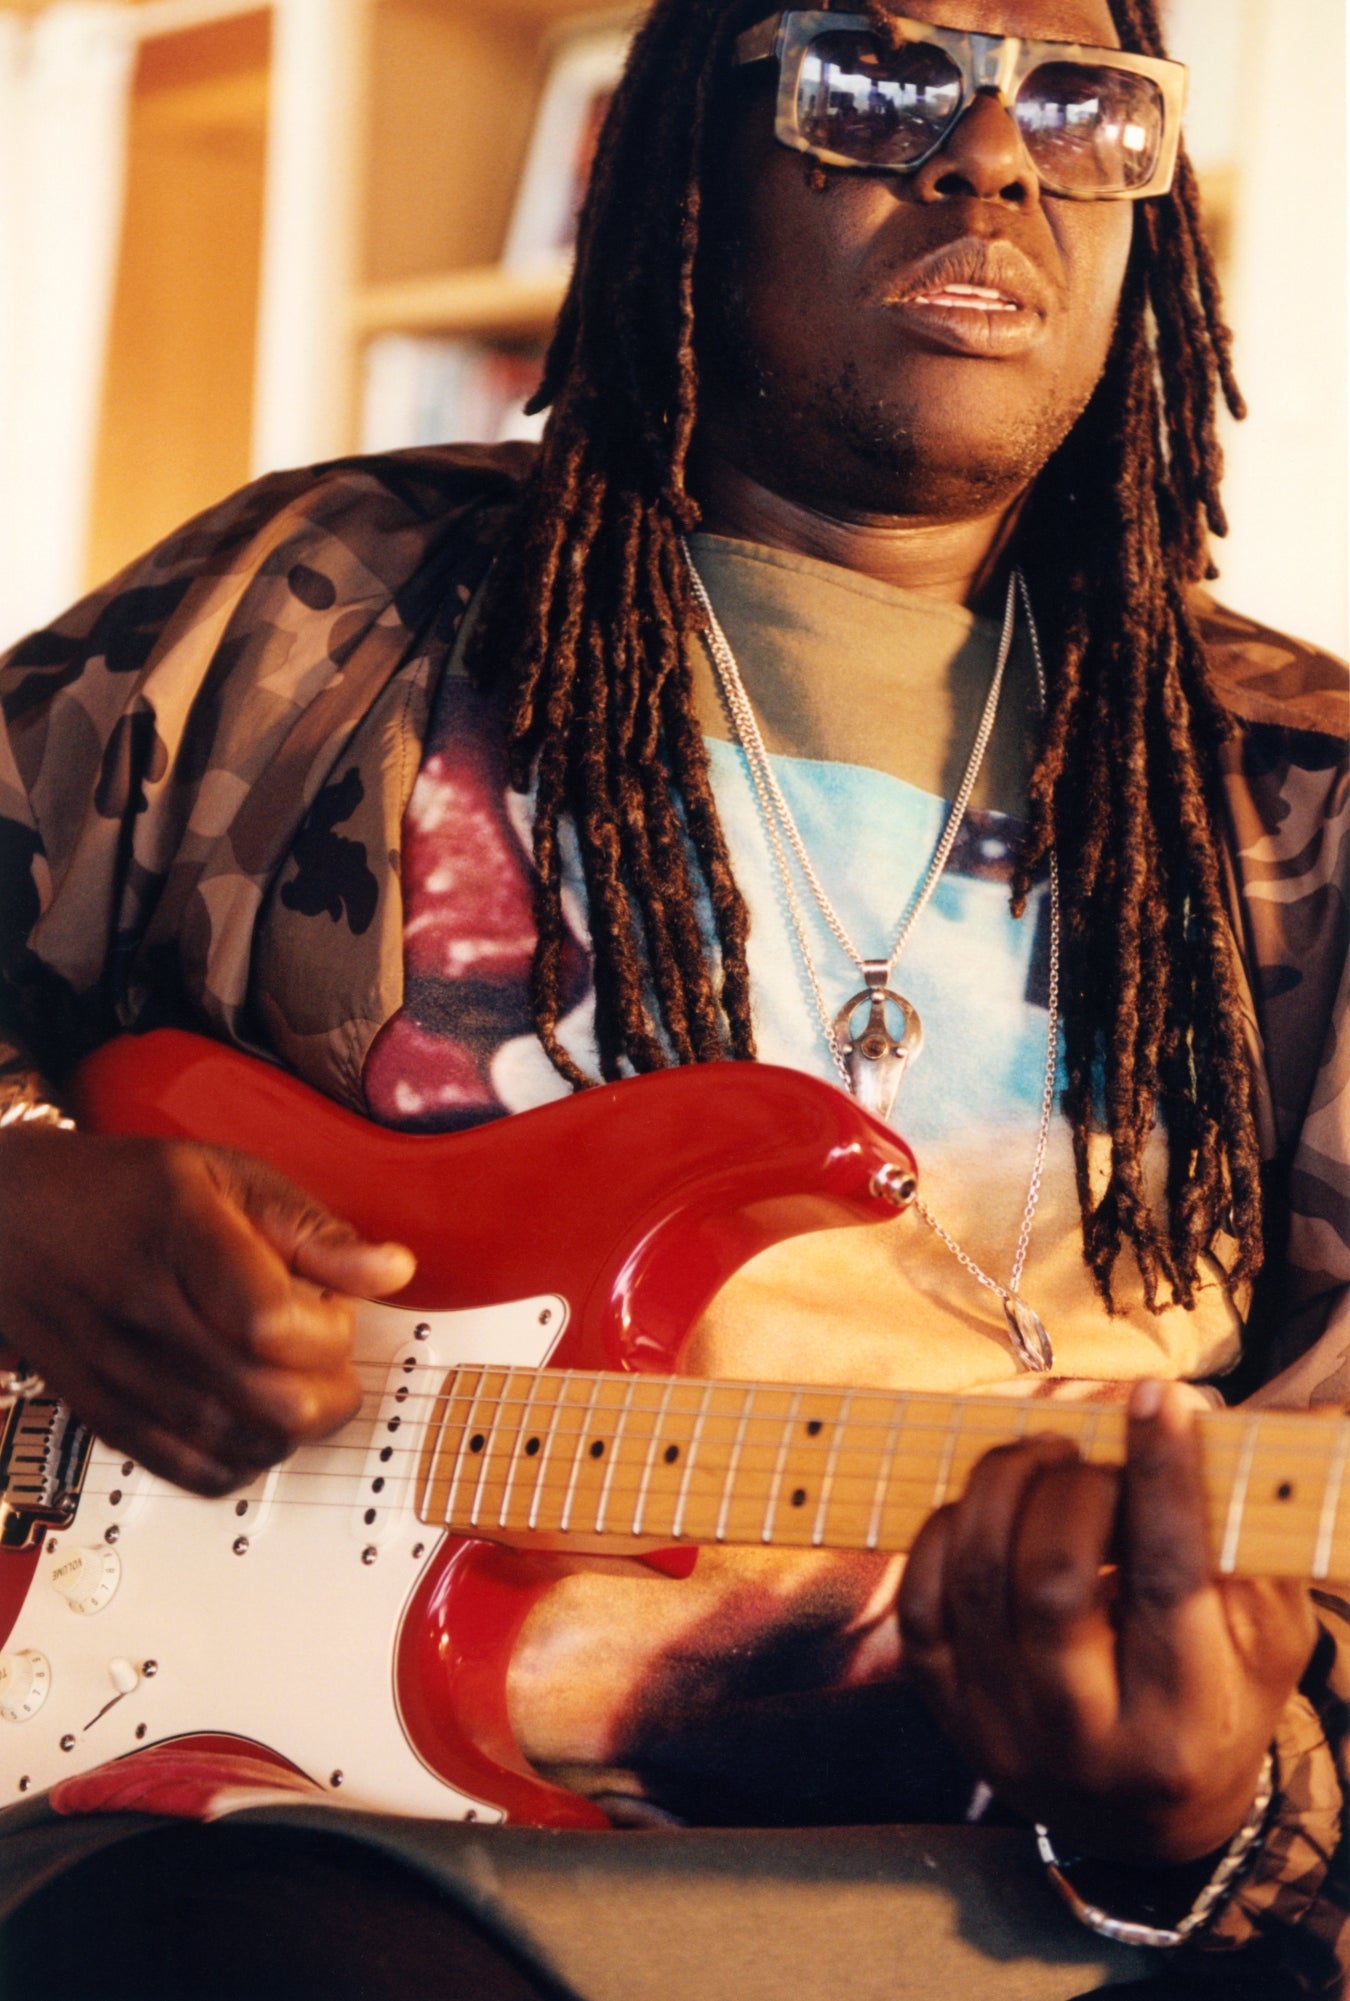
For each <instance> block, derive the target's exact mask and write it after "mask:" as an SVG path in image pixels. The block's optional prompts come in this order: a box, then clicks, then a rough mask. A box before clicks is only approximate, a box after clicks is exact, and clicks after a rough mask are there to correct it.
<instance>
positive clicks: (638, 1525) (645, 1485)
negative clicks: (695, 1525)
mask: <svg viewBox="0 0 1350 2001" xmlns="http://www.w3.org/2000/svg"><path fill="white" fill-rule="evenodd" d="M678 1380H679V1378H678V1377H676V1376H668V1377H667V1378H666V1386H665V1388H664V1390H662V1392H661V1401H660V1403H659V1404H658V1405H657V1408H656V1419H655V1422H654V1423H653V1425H652V1442H651V1444H650V1445H649V1446H648V1447H647V1457H646V1460H645V1462H644V1464H643V1468H642V1478H641V1480H640V1481H639V1482H638V1492H637V1506H636V1508H635V1509H634V1510H633V1529H632V1533H633V1534H634V1535H641V1534H642V1520H643V1516H644V1514H645V1513H646V1509H647V1493H648V1489H649V1488H650V1487H651V1484H652V1474H653V1472H654V1471H655V1470H656V1455H657V1452H658V1451H659V1450H660V1446H661V1427H662V1425H663V1424H664V1423H665V1421H666V1418H667V1416H668V1415H669V1412H670V1404H671V1399H672V1398H673V1396H674V1395H675V1385H676V1383H677V1381H678Z"/></svg>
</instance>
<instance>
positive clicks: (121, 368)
mask: <svg viewBox="0 0 1350 2001" xmlns="http://www.w3.org/2000/svg"><path fill="white" fill-rule="evenodd" d="M0 4H5V0H0ZM40 4H41V0H30V5H31V6H32V7H33V8H34V9H35V8H36V7H37V6H39V5H40ZM178 4H179V5H180V6H185V7H186V8H187V9H188V10H189V12H190V9H191V7H192V5H193V4H194V0H178ZM205 4H206V5H207V6H208V7H213V6H220V5H222V4H224V5H226V6H228V4H229V0H205ZM126 5H127V9H128V13H129V14H130V15H132V16H133V17H134V16H136V15H138V14H141V13H142V12H143V16H144V18H145V19H146V20H147V21H149V19H150V18H151V17H153V16H154V15H155V14H156V12H157V10H158V12H159V13H160V14H161V15H163V14H164V0H126ZM622 12H623V10H622V9H615V8H614V7H610V8H607V9H597V6H596V4H595V0H589V4H588V0H487V4H484V0H255V4H252V5H250V4H248V0H239V5H238V7H237V8H236V9H234V10H233V12H232V13H231V14H230V15H229V17H227V18H224V19H208V20H204V21H202V22H201V23H200V24H194V23H192V22H191V21H190V20H188V21H186V22H185V24H183V25H178V26H175V25H174V23H175V22H176V21H178V20H180V19H182V18H183V17H181V16H172V17H170V16H166V17H165V18H167V19H168V20H169V23H170V28H171V30H172V31H171V32H163V33H161V32H155V33H154V34H153V35H147V37H146V39H145V40H144V42H143V43H142V44H141V45H140V47H139V49H138V55H137V64H136V73H135V81H134V85H133V96H132V105H131V121H130V148H131V152H130V165H129V176H128V185H127V208H126V219H125V225H124V234H123V244H122V249H121V254H120V264H119V272H118V282H117V294H116V301H115V306H114V321H113V328H112V334H111V339H110V343H109V353H108V363H107V373H106V378H105V386H104V397H103V417H102V425H101V436H100V440H99V446H98V459H97V473H96V481H95V498H94V505H93V514H92V520H91V525H90V536H89V557H88V571H89V577H90V580H91V581H93V580H94V579H96V578H101V577H104V576H107V575H108V574H109V573H110V572H111V571H112V570H114V569H116V568H118V567H120V565H121V564H122V563H124V562H126V561H127V560H129V559H130V558H131V557H132V556H134V555H135V554H137V553H138V552H139V551H140V550H142V549H144V548H145V547H146V546H147V544H149V543H150V542H152V541H154V540H155V539H156V538H157V537H158V536H160V535H162V534H165V533H167V532H168V530H169V529H170V528H172V527H173V526H174V525H175V524H176V523H177V522H179V521H181V520H183V519H184V518H185V517H186V516H187V515H189V514H191V513H193V512H195V511H196V510H197V509H199V508H201V507H204V506H207V505H209V504H210V503H211V502H212V501H214V500H216V499H218V498H220V497H221V496H222V495H224V494H226V493H228V492H230V491H231V490H232V489H233V488H235V487H236V486H238V485H240V484H241V483H242V482H243V481H244V480H246V479H247V478H248V477H249V476H250V474H251V473H253V472H256V471H260V470H264V469H268V468H270V467H273V466H278V465H282V464H294V463H297V462H303V461H305V460H307V459H320V458H324V457H328V456H334V455H337V454H340V453H343V452H347V451H351V450H354V449H356V447H357V444H358V440H359V437H360V428H361V425H360V400H361V378H362V366H363V357H364V354H365V351H366V348H367V346H368V343H369V342H370V341H371V340H372V339H374V338H376V337H378V336H379V335H382V334H391V333H402V334H414V335H420V334H426V335H437V336H461V337H474V338H477V337H481V338H483V339H485V340H496V339H505V340H511V341H529V340H533V341H543V340H544V339H545V338H546V337H547V334H548V331H549V328H550V327H551V325H552V322H553V320H554V318H555V316H556V313H557V310H558V306H559V303H560V302H561V298H562V294H563V289H564V286H565V283H566V268H565V264H564V263H563V262H560V261H558V260H556V259H555V260H554V261H553V262H552V263H548V264H541V265H539V266H537V267H532V268H530V269H529V270H525V271H521V270H506V269H503V268H502V267H501V265H500V261H499V260H500V257H501V253H502V248H503V245H504V242H505V240H506V235H507V231H508V226H509V224H510V220H511V214H512V209H513V205H514V202H515V198H516V191H517V187H518V185H519V182H520V177H521V173H522V169H523V166H524V163H525V160H526V156H527V151H528V147H529V143H530V137H531V133H532V130H533V127H534V121H535V117H536V113H537V109H538V105H539V101H540V97H541V93H542V90H543V86H544V83H545V79H546V77H547V75H548V71H549V65H550V60H551V57H552V53H553V48H554V46H555V42H556V38H557V36H558V35H559V33H560V32H562V31H564V30H566V29H569V28H571V27H574V26H584V25H589V24H590V23H592V22H594V21H596V20H602V21H606V22H611V23H612V22H613V21H614V20H615V18H616V15H617V16H618V17H619V18H622ZM630 18H631V10H630ZM307 36H308V37H309V39H310V44H311V46H310V47H309V48H308V50H307V47H306V40H305V38H306V37H307Z"/></svg>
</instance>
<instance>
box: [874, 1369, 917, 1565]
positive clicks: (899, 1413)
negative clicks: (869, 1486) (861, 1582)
mask: <svg viewBox="0 0 1350 2001" xmlns="http://www.w3.org/2000/svg"><path fill="white" fill-rule="evenodd" d="M908 1409H909V1398H908V1397H907V1396H902V1397H901V1398H900V1400H899V1402H898V1404H897V1406H896V1411H895V1416H894V1417H893V1418H892V1419H891V1426H890V1430H889V1431H888V1432H887V1434H886V1442H885V1444H884V1445H883V1446H882V1449H881V1464H880V1466H879V1467H878V1468H877V1490H876V1494H875V1496H874V1498H873V1501H872V1513H871V1516H870V1518H869V1520H868V1524H867V1537H866V1540H865V1542H864V1545H863V1546H864V1548H866V1549H875V1548H876V1546H877V1544H878V1542H880V1540H881V1516H882V1511H883V1510H884V1508H885V1505H886V1493H887V1489H888V1488H889V1486H890V1479H891V1473H892V1471H893V1470H894V1467H895V1455H896V1453H897V1451H898V1450H899V1447H900V1434H901V1432H902V1431H903V1429H904V1424H905V1413H906V1411H907V1410H908Z"/></svg>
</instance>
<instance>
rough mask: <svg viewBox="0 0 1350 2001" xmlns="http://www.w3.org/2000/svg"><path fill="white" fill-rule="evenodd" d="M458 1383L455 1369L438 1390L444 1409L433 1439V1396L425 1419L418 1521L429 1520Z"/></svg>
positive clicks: (415, 1507) (363, 1461) (367, 1449)
mask: <svg viewBox="0 0 1350 2001" xmlns="http://www.w3.org/2000/svg"><path fill="white" fill-rule="evenodd" d="M458 1383H459V1372H458V1370H456V1371H455V1372H454V1373H453V1374H452V1375H451V1376H449V1377H448V1378H447V1379H446V1382H445V1384H444V1385H443V1387H442V1389H441V1391H440V1395H441V1396H443V1397H444V1399H445V1409H444V1410H443V1411H442V1412H441V1418H440V1423H439V1424H437V1425H436V1435H435V1438H434V1440H433V1438H432V1436H431V1432H430V1426H431V1425H432V1424H433V1423H435V1417H434V1412H435V1399H434V1398H433V1400H432V1411H433V1416H432V1417H431V1418H429V1419H428V1421H427V1422H428V1433H427V1437H426V1440H425V1442H424V1444H423V1446H422V1447H421V1448H420V1449H421V1450H423V1451H425V1453H426V1455H427V1476H426V1479H425V1480H424V1481H423V1482H422V1494H421V1501H420V1504H414V1512H415V1514H416V1515H417V1517H418V1519H419V1521H424V1522H429V1521H430V1520H431V1497H432V1494H433V1492H434V1491H435V1486H436V1469H437V1467H438V1466H439V1465H440V1461H441V1450H442V1446H443V1442H444V1439H445V1427H446V1425H447V1424H448V1423H449V1422H450V1410H451V1406H452V1404H453V1403H454V1398H455V1389H456V1387H457V1385H458ZM369 1449H370V1448H369V1447H367V1448H366V1451H367V1453H368V1452H369ZM390 1463H391V1464H392V1463H393V1462H392V1461H391V1462H390ZM364 1470H365V1455H363V1456H362V1471H363V1472H364Z"/></svg>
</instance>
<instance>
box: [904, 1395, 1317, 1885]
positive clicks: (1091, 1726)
mask: <svg viewBox="0 0 1350 2001" xmlns="http://www.w3.org/2000/svg"><path fill="white" fill-rule="evenodd" d="M1211 1573H1212V1566H1211V1560H1210V1555H1209V1548H1208V1538H1207V1534H1206V1521H1205V1494H1204V1485H1203V1478H1202V1473H1201V1468H1200V1456H1199V1446H1198V1439H1197V1434H1196V1431H1195V1421H1194V1414H1193V1412H1192V1411H1190V1410H1189V1409H1188V1408H1187V1407H1186V1405H1185V1403H1184V1402H1183V1400H1182V1398H1181V1397H1180V1396H1179V1395H1178V1394H1177V1392H1176V1391H1175V1390H1174V1389H1170V1388H1164V1387H1163V1386H1162V1385H1160V1384H1156V1383H1145V1384H1140V1385H1139V1386H1137V1388H1136V1390H1135V1392H1134V1395H1133V1397H1132V1399H1131V1405H1130V1420H1129V1427H1128V1457H1127V1463H1126V1465H1125V1467H1124V1468H1123V1469H1112V1468H1108V1467H1101V1466H1092V1465H1086V1464H1084V1462H1083V1461H1082V1460H1081V1459H1080V1458H1079V1457H1078V1455H1077V1453H1076V1451H1075V1449H1074V1448H1073V1447H1072V1446H1071V1445H1070V1444H1069V1443H1068V1441H1067V1440H1064V1439H1057V1438H1048V1437H1047V1438H1040V1439H1030V1440H1028V1441H1027V1442H1026V1443H1024V1444H1021V1445H1016V1446H1010V1447H1007V1448H1004V1449H1001V1450H999V1451H996V1452H991V1453H989V1454H988V1455H987V1456H986V1457H985V1458H984V1459H983V1460H982V1461H981V1462H980V1464H979V1465H978V1466H977V1467H976V1469H975V1471H974V1473H973V1474H972V1475H971V1478H970V1482H969V1485H968V1487H967V1489H966V1492H965V1495H964V1496H963V1498H962V1499H961V1500H960V1501H959V1502H958V1503H956V1504H955V1505H954V1506H950V1507H945V1508H942V1509H940V1510H939V1511H938V1512H937V1513H936V1514H935V1515H934V1516H932V1517H931V1519H930V1520H929V1521H928V1522H927V1524H926V1525H925V1527H924V1529H923V1532H922V1534H921V1536H920V1537H919V1540H918V1541H917V1543H916V1544H915V1547H914V1550H913V1552H912V1553H911V1555H910V1559H909V1563H908V1566H907V1568H906V1573H905V1578H904V1582H903V1584H902V1586H901V1591H900V1630H901V1640H902V1645H903V1649H904V1658H905V1662H906V1667H907V1671H908V1672H910V1673H911V1674H913V1675H914V1676H915V1677H916V1679H917V1681H918V1683H919V1685H920V1686H921V1687H922V1689H923V1690H924V1692H925V1694H926V1696H927V1699H928V1701H929V1702H930V1704H931V1706H932V1708H933V1710H934V1713H935V1714H936V1716H937V1717H938V1719H939V1721H940V1722H941V1723H942V1725H943V1727H944V1728H945V1730H946V1731H947V1732H948V1734H949V1735H950V1736H951V1738H952V1739H953V1741H954V1742H956V1743H957V1744H958V1745H959V1746H960V1747H961V1749H962V1750H963V1751H964V1753H965V1754H966V1756H967V1757H968V1758H969V1759H970V1761H971V1763H972V1764H973V1766H974V1768H975V1769H976V1770H977V1771H978V1772H980V1773H981V1774H982V1775H983V1776H984V1778H985V1779H986V1780H987V1781H988V1783H989V1784H990V1785H991V1786H992V1787H993V1789H994V1791H995V1792H996V1793H997V1794H998V1796H999V1797H1000V1798H1001V1799H1002V1800H1004V1801H1005V1802H1006V1803H1007V1804H1008V1805H1010V1806H1012V1807H1014V1808H1015V1809H1016V1810H1018V1811H1019V1812H1022V1813H1025V1814H1026V1815H1027V1816H1028V1818H1030V1819H1034V1820H1039V1821H1043V1822H1045V1823H1047V1824H1048V1825H1049V1827H1050V1830H1051V1833H1052V1835H1053V1836H1054V1837H1055V1839H1056V1844H1057V1845H1058V1846H1060V1848H1061V1852H1065V1851H1067V1850H1071V1849H1074V1848H1077V1849H1078V1850H1079V1851H1081V1852H1083V1853H1086V1854H1092V1855H1098V1856H1103V1857H1107V1858H1111V1859H1116V1860H1120V1861H1124V1862H1131V1863H1137V1864H1144V1865H1149V1864H1157V1865H1170V1864H1174V1863H1181V1862H1188V1861H1194V1860H1197V1859H1198V1858H1200V1857H1201V1856H1204V1855H1207V1854H1209V1853H1211V1852H1212V1851H1213V1850H1215V1849H1218V1848H1221V1847H1222V1846H1223V1845H1224V1844H1225V1843H1226V1842H1227V1841H1228V1840H1229V1839H1230V1838H1231V1837H1232V1836H1233V1834H1234V1833H1236V1831H1237V1829H1238V1828H1239V1827H1240V1826H1241V1825H1242V1823H1243V1821H1244V1819H1245V1818H1246V1815H1247V1813H1248V1811H1249V1809H1250V1807H1251V1803H1252V1800H1253V1798H1254V1796H1255V1793H1256V1789H1257V1784H1258V1779H1259V1774H1260V1767H1261V1763H1262V1760H1263V1757H1264V1755H1265V1752H1266V1749H1267V1747H1268V1745H1269V1744H1270V1741H1271V1739H1272V1737H1273V1736H1274V1733H1275V1725H1276V1721H1277V1719H1278V1717H1279V1715H1280V1712H1281V1710H1282V1709H1283V1707H1284V1705H1285V1703H1286V1702H1287V1700H1288V1698H1289V1696H1290V1694H1291V1693H1292V1691H1293V1689H1294V1688H1295V1686H1296V1684H1297V1682H1298V1678H1299V1676H1300V1674H1301V1673H1302V1671H1303V1669H1304V1667H1305V1666H1306V1664H1307V1661H1308V1658H1309V1655H1310V1654H1311V1652H1312V1648H1313V1645H1314V1642H1315V1638H1316V1626H1315V1622H1314V1618H1313V1613H1312V1607H1311V1603H1310V1601H1309V1598H1308V1594H1307V1592H1306V1590H1305V1589H1304V1587H1303V1586H1302V1585H1296V1584H1289V1583H1274V1582H1269V1581H1266V1582H1253V1581H1249V1580H1239V1579H1224V1580H1223V1581H1221V1582H1220V1581H1216V1580H1215V1579H1214V1577H1213V1576H1212V1574H1211Z"/></svg>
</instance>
